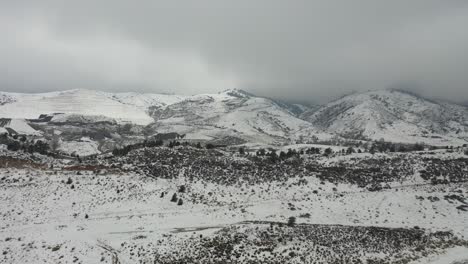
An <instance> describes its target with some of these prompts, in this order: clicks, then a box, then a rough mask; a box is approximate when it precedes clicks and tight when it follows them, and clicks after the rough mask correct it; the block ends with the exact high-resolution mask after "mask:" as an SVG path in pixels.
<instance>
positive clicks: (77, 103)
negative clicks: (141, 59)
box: [0, 90, 184, 125]
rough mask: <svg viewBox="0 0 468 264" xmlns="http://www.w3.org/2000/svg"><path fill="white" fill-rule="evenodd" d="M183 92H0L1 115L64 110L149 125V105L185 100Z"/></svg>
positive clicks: (34, 115) (33, 115)
mask: <svg viewBox="0 0 468 264" xmlns="http://www.w3.org/2000/svg"><path fill="white" fill-rule="evenodd" d="M183 99H184V97H183V96H178V95H165V94H139V93H106V92H100V91H92V90H69V91H62V92H51V93H36V94H23V93H6V92H2V93H0V117H5V118H28V119H33V118H38V116H39V115H41V114H53V113H65V114H81V115H102V116H107V117H110V118H114V119H117V120H122V121H130V122H133V123H136V124H142V125H146V124H149V123H151V122H152V121H153V119H152V118H151V117H150V116H149V115H148V113H147V109H148V107H149V106H155V105H156V106H164V105H168V104H172V103H175V102H178V101H180V100H183Z"/></svg>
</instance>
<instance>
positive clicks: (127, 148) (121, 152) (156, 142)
mask: <svg viewBox="0 0 468 264" xmlns="http://www.w3.org/2000/svg"><path fill="white" fill-rule="evenodd" d="M163 144H164V142H163V141H162V140H151V141H147V140H145V141H143V142H142V143H136V144H131V145H126V146H125V147H123V148H115V149H114V150H113V151H112V155H114V156H125V155H127V154H128V153H129V152H130V151H132V150H134V149H140V148H146V147H148V148H152V147H160V146H162V145H163Z"/></svg>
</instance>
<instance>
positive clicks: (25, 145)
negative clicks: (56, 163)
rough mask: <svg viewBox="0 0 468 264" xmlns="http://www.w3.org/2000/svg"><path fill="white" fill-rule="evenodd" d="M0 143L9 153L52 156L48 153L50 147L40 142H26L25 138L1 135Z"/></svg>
mask: <svg viewBox="0 0 468 264" xmlns="http://www.w3.org/2000/svg"><path fill="white" fill-rule="evenodd" d="M0 143H1V144H5V145H6V146H7V149H8V150H10V151H20V150H21V151H24V152H29V153H39V154H43V155H50V154H53V153H51V152H50V146H49V144H48V143H47V142H46V141H42V140H36V141H34V140H31V141H28V139H27V138H26V136H17V135H13V136H11V137H10V136H9V135H8V134H2V135H1V136H0Z"/></svg>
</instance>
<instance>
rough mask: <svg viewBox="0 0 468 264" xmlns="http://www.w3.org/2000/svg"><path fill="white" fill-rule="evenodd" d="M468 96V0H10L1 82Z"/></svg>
mask: <svg viewBox="0 0 468 264" xmlns="http://www.w3.org/2000/svg"><path fill="white" fill-rule="evenodd" d="M387 87H400V88H408V89H411V90H413V91H416V92H418V93H421V94H422V95H424V96H428V97H436V98H443V99H449V100H455V101H468V1H465V0H440V1H432V0H391V1H389V0H356V1H349V0H342V1H336V0H320V1H315V0H304V1H295V0H278V1H275V0H264V1H263V0H262V1H260V0H235V1H234V0H232V1H227V0H226V1H224V0H221V1H220V0H212V1H208V0H193V1H191V0H187V1H158V0H147V1H143V0H140V1H130V0H126V1H120V0H99V1H96V0H80V1H63V0H57V1H52V0H41V1H38V0H31V1H22V0H14V1H6V0H5V1H0V90H3V91H15V92H41V91H53V90H66V89H77V88H83V89H95V90H106V91H139V92H155V93H157V92H166V93H181V94H194V93H207V92H218V91H221V90H225V89H229V88H241V89H244V90H247V91H249V92H252V93H256V94H259V95H265V96H271V97H276V98H283V99H289V100H300V101H310V102H323V101H325V100H329V99H331V98H334V97H336V96H338V95H340V94H343V93H349V92H352V91H361V90H369V89H382V88H387Z"/></svg>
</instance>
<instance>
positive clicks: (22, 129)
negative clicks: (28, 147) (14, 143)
mask: <svg viewBox="0 0 468 264" xmlns="http://www.w3.org/2000/svg"><path fill="white" fill-rule="evenodd" d="M3 133H12V134H20V135H40V134H41V133H40V132H39V131H37V130H35V129H34V128H32V127H31V126H30V125H29V124H28V123H27V122H26V120H24V119H10V118H0V134H3Z"/></svg>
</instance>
